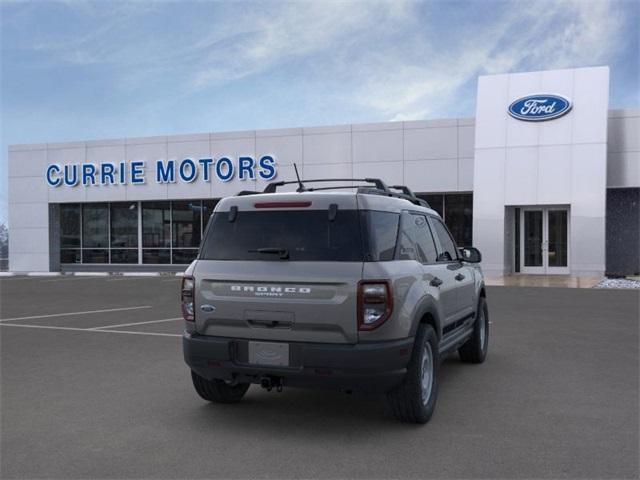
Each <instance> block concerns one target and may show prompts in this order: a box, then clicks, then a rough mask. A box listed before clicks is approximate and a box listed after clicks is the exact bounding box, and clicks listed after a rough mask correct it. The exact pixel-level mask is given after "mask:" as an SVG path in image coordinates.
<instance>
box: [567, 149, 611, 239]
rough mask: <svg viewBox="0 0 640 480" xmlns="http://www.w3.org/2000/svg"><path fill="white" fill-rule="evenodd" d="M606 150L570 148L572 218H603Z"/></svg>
mask: <svg viewBox="0 0 640 480" xmlns="http://www.w3.org/2000/svg"><path fill="white" fill-rule="evenodd" d="M606 148H607V146H606V145H605V144H603V143H600V144H590V145H589V144H578V145H572V146H571V206H572V207H571V213H572V215H576V216H581V217H595V218H604V215H605V206H606V186H607V185H606V183H607V164H606V160H605V159H606ZM603 242H604V237H603Z"/></svg>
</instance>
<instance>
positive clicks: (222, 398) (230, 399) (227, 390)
mask: <svg viewBox="0 0 640 480" xmlns="http://www.w3.org/2000/svg"><path fill="white" fill-rule="evenodd" d="M191 380H192V381H193V386H194V387H195V389H196V392H198V395H200V396H201V397H202V398H204V399H205V400H208V401H209V402H216V403H238V402H239V401H240V400H242V397H244V394H245V393H247V390H249V386H250V385H251V384H249V383H238V384H236V385H229V384H228V383H226V382H225V381H224V380H217V379H213V380H207V379H206V378H202V377H201V376H200V375H198V374H197V373H195V372H194V371H191Z"/></svg>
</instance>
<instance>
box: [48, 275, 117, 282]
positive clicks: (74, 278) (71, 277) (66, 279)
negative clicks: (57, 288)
mask: <svg viewBox="0 0 640 480" xmlns="http://www.w3.org/2000/svg"><path fill="white" fill-rule="evenodd" d="M104 279H105V277H93V276H90V277H76V276H75V275H74V276H69V277H63V278H56V279H53V280H41V281H40V282H41V283H55V282H73V281H74V280H82V281H84V280H104Z"/></svg>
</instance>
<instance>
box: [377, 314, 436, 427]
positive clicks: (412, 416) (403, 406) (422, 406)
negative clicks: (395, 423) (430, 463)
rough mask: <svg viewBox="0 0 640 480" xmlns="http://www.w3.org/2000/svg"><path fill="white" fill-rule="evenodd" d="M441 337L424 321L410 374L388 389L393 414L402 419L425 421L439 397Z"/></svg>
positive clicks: (413, 354)
mask: <svg viewBox="0 0 640 480" xmlns="http://www.w3.org/2000/svg"><path fill="white" fill-rule="evenodd" d="M438 364H439V359H438V337H437V336H436V332H435V331H434V329H433V327H431V326H430V325H421V326H420V328H419V329H418V333H417V335H416V341H415V345H414V347H413V352H412V354H411V360H410V361H409V365H408V367H407V376H406V377H405V379H404V380H403V382H402V383H401V384H400V385H399V386H398V387H396V388H395V389H393V390H392V391H390V392H389V393H387V401H388V402H389V405H390V407H391V410H392V412H393V415H394V416H395V417H396V418H397V419H398V420H400V421H402V422H410V423H426V422H428V421H429V419H430V418H431V415H433V411H434V410H435V408H436V399H437V397H438V375H437V373H438Z"/></svg>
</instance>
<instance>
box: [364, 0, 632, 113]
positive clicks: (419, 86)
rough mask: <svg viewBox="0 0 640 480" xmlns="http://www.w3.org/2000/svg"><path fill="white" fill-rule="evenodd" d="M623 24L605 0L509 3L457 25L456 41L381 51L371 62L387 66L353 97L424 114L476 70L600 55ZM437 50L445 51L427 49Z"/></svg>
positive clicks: (449, 98) (588, 61) (591, 60)
mask: <svg viewBox="0 0 640 480" xmlns="http://www.w3.org/2000/svg"><path fill="white" fill-rule="evenodd" d="M623 27H624V21H623V18H622V17H621V14H620V12H619V11H617V9H616V8H615V5H613V4H611V3H608V2H584V1H577V0H576V1H571V2H568V1H567V2H555V3H540V2H536V3H529V4H525V3H523V2H513V3H511V4H509V9H508V10H507V11H505V12H503V14H502V15H500V16H499V17H497V18H496V20H495V22H494V23H490V24H485V25H482V24H473V25H469V26H467V27H466V28H464V29H462V28H460V29H458V31H457V32H456V34H457V35H458V36H459V38H460V41H459V42H458V43H457V44H446V43H443V44H440V45H437V44H428V43H427V42H426V41H424V40H421V36H420V35H416V36H415V37H414V38H412V40H411V41H412V42H413V43H414V45H413V50H414V51H415V52H417V53H416V54H415V55H414V56H413V57H411V58H405V57H403V56H401V55H394V54H393V52H389V53H388V54H385V55H383V57H384V60H383V61H382V62H381V65H380V66H379V67H378V68H379V69H380V70H381V71H384V72H389V73H387V74H385V75H384V76H383V77H382V78H370V79H369V80H367V81H366V82H365V83H364V85H363V87H362V88H361V89H360V90H359V91H358V92H357V93H356V98H357V100H358V102H360V103H361V104H363V105H366V106H368V107H371V108H374V109H376V110H378V111H379V112H381V113H382V114H383V115H385V116H386V117H387V118H388V119H390V120H413V119H420V118H425V117H428V116H431V115H432V114H433V113H436V114H440V112H442V111H447V110H449V109H450V108H448V107H450V106H451V105H453V104H454V103H456V102H457V101H458V100H459V98H460V96H461V92H460V90H461V88H462V87H463V86H464V85H465V84H468V82H473V81H475V78H476V77H477V76H478V75H481V74H491V73H504V72H510V71H518V70H544V69H554V68H569V67H575V66H585V65H595V64H600V63H601V62H605V61H606V59H607V58H608V57H609V56H610V55H611V54H612V53H614V51H615V50H616V48H619V47H620V46H621V42H622V40H621V37H620V35H621V32H622V31H623ZM425 28H428V27H425ZM438 50H441V51H447V52H448V54H447V55H430V53H432V52H434V51H438ZM421 60H422V61H421ZM362 63H363V64H364V66H363V65H361V66H360V68H361V69H362V70H366V64H367V60H366V59H364V60H363V61H362Z"/></svg>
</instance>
